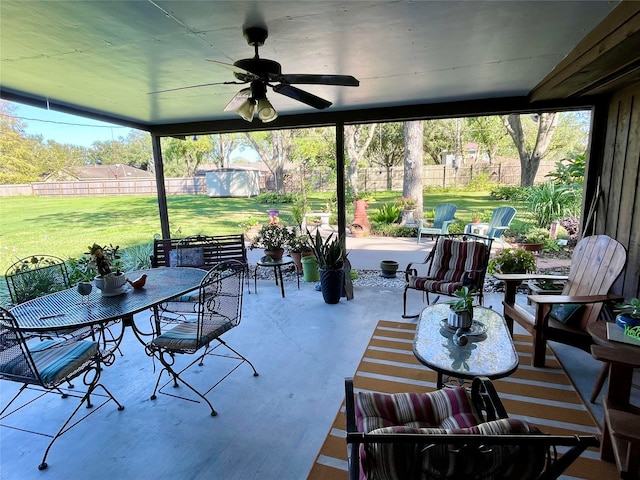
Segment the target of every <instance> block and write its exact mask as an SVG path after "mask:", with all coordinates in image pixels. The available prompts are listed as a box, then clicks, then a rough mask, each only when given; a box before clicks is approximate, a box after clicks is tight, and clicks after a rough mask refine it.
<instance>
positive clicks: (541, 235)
mask: <svg viewBox="0 0 640 480" xmlns="http://www.w3.org/2000/svg"><path fill="white" fill-rule="evenodd" d="M524 237H525V240H526V241H527V243H544V242H545V240H548V239H549V230H547V229H545V228H532V229H531V230H529V231H528V232H527V233H526V234H525V236H524Z"/></svg>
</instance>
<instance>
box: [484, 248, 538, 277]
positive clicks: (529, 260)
mask: <svg viewBox="0 0 640 480" xmlns="http://www.w3.org/2000/svg"><path fill="white" fill-rule="evenodd" d="M487 270H488V272H489V273H491V274H493V273H533V272H535V271H536V270H537V265H536V257H535V256H534V255H533V253H532V252H528V251H526V250H524V249H522V248H516V249H513V248H505V249H504V250H502V251H500V252H498V253H497V254H496V256H495V257H493V258H492V259H491V260H489V266H488V268H487Z"/></svg>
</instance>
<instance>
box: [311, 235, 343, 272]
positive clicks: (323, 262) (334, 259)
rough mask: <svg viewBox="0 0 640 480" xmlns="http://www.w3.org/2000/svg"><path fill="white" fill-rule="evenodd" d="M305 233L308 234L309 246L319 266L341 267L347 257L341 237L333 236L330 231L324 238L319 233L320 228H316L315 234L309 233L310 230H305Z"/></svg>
mask: <svg viewBox="0 0 640 480" xmlns="http://www.w3.org/2000/svg"><path fill="white" fill-rule="evenodd" d="M307 235H309V239H310V240H309V246H310V247H311V250H312V251H313V255H314V256H315V257H316V262H318V267H319V268H322V269H324V270H339V269H341V268H342V266H343V265H344V261H345V259H346V258H347V251H346V250H345V248H344V241H343V238H342V237H335V238H333V233H332V234H331V235H329V236H328V237H327V239H326V240H324V239H323V238H322V236H321V235H320V230H316V234H315V236H314V235H311V232H309V230H307Z"/></svg>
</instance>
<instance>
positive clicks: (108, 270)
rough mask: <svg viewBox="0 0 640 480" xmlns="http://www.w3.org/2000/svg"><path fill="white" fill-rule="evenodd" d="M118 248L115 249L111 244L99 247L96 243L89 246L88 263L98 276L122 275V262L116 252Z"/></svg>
mask: <svg viewBox="0 0 640 480" xmlns="http://www.w3.org/2000/svg"><path fill="white" fill-rule="evenodd" d="M119 249H120V246H118V245H116V246H115V247H114V246H113V245H111V244H109V245H108V246H107V245H105V246H101V245H98V244H97V243H94V244H93V245H90V246H89V252H87V254H88V255H91V260H90V262H89V264H90V265H92V266H93V267H94V268H95V269H96V270H97V272H98V274H99V275H102V276H106V275H113V274H115V275H119V274H120V273H122V262H121V261H120V258H121V257H120V254H119V253H118V250H119Z"/></svg>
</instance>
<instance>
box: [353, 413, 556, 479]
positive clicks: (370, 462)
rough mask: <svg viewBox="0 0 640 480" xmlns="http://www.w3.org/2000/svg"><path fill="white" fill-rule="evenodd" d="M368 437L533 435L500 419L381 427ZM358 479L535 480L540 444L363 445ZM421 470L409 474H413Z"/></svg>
mask: <svg viewBox="0 0 640 480" xmlns="http://www.w3.org/2000/svg"><path fill="white" fill-rule="evenodd" d="M370 433H374V434H375V433H379V434H396V433H397V434H402V433H409V434H424V435H425V437H427V442H428V436H429V434H462V435H507V434H539V433H540V431H539V430H538V428H536V427H535V426H534V425H531V424H529V423H527V422H524V421H521V420H516V419H510V418H507V419H501V420H495V421H492V422H486V423H481V424H479V425H477V426H474V427H469V428H454V429H450V428H446V429H445V428H409V427H402V426H399V427H385V428H379V429H376V430H373V431H372V432H370ZM361 455H362V456H363V457H364V459H363V460H362V461H361V465H362V472H363V474H364V476H365V477H364V478H369V479H373V478H375V479H380V480H401V479H402V480H404V479H407V478H432V479H448V478H451V479H454V478H456V479H458V478H476V475H477V474H478V473H480V472H482V473H483V474H485V475H486V477H483V478H487V479H495V480H498V479H505V480H506V479H514V480H515V479H517V480H525V479H530V478H536V477H537V474H538V473H539V472H540V470H541V469H542V468H543V467H544V463H545V448H544V446H532V445H517V444H513V445H482V446H479V447H475V446H471V445H468V446H466V447H465V446H462V445H447V444H437V445H429V444H428V443H425V444H420V445H412V444H401V443H396V444H377V443H374V444H369V445H367V446H366V447H362V448H361ZM416 471H417V472H421V473H420V475H419V476H414V475H412V474H415V472H416Z"/></svg>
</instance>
